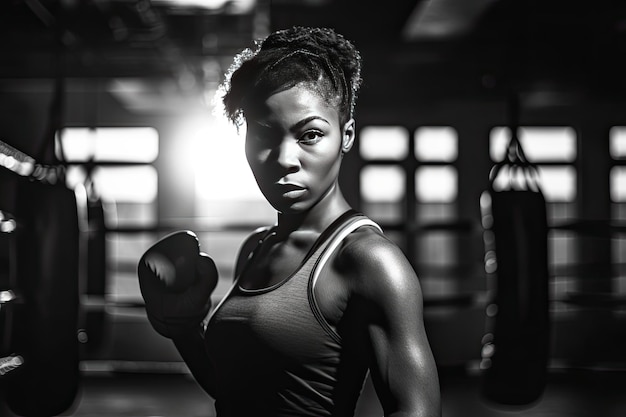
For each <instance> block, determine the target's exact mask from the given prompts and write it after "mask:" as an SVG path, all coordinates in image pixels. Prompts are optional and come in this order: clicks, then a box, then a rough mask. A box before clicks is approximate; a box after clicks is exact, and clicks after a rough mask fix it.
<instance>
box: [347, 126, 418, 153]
mask: <svg viewBox="0 0 626 417" xmlns="http://www.w3.org/2000/svg"><path fill="white" fill-rule="evenodd" d="M359 149H360V153H361V156H362V157H363V159H366V160H375V159H392V160H396V161H398V160H402V159H404V158H406V156H407V154H408V149H409V132H408V131H407V130H406V129H405V128H404V127H401V126H367V127H364V128H363V129H361V132H360V133H359Z"/></svg>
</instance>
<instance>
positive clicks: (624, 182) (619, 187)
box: [610, 167, 626, 203]
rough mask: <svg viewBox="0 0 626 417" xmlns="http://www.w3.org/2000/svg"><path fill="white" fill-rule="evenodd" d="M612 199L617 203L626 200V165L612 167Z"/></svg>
mask: <svg viewBox="0 0 626 417" xmlns="http://www.w3.org/2000/svg"><path fill="white" fill-rule="evenodd" d="M610 184H611V201H614V202H616V203H623V202H626V167H614V168H613V169H611V177H610Z"/></svg>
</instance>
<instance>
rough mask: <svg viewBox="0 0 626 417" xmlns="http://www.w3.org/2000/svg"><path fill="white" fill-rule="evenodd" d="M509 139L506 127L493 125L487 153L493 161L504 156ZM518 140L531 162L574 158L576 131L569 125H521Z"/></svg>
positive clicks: (499, 159)
mask: <svg viewBox="0 0 626 417" xmlns="http://www.w3.org/2000/svg"><path fill="white" fill-rule="evenodd" d="M510 140H511V131H510V129H509V128H508V127H494V128H493V129H492V130H491V134H490V137H489V154H490V155H491V159H492V160H494V161H501V160H503V159H504V157H505V156H506V151H507V145H508V144H509V141H510ZM519 140H520V143H521V144H522V147H523V148H524V153H525V154H526V157H527V158H528V160H529V161H531V162H541V161H562V162H573V161H575V160H576V132H575V131H574V129H573V128H571V127H521V128H520V130H519Z"/></svg>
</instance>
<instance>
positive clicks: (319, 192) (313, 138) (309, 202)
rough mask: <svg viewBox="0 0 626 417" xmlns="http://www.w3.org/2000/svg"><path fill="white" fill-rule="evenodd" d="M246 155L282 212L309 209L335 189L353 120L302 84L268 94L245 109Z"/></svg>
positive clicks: (263, 189)
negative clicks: (257, 104)
mask: <svg viewBox="0 0 626 417" xmlns="http://www.w3.org/2000/svg"><path fill="white" fill-rule="evenodd" d="M246 121H247V125H248V126H247V134H246V157H247V158H248V163H249V164H250V167H251V168H252V172H253V174H254V177H255V178H256V181H257V184H258V185H259V188H260V190H261V192H262V193H263V195H264V196H265V198H266V199H267V200H268V202H269V203H270V204H271V205H272V206H273V207H274V208H275V209H276V210H278V211H279V212H281V213H294V212H301V211H305V210H308V209H310V208H311V207H313V206H314V205H315V204H316V203H318V202H319V201H320V200H322V199H323V198H326V197H328V196H330V195H333V192H332V191H333V190H334V189H335V187H336V183H337V176H338V175H339V168H340V166H341V157H342V153H344V152H347V151H349V150H350V148H351V147H352V143H353V140H354V121H353V120H350V121H349V122H348V123H346V124H345V125H340V123H339V116H338V114H337V111H336V110H335V109H334V108H333V107H331V106H329V105H328V104H327V103H326V102H325V101H324V100H323V99H322V98H321V97H320V96H319V95H317V94H316V93H314V92H312V91H310V90H309V89H307V88H306V87H305V86H304V85H302V84H299V85H296V86H295V87H292V88H290V89H288V90H285V91H281V92H279V93H276V94H274V95H272V96H270V97H269V98H267V99H266V100H265V101H264V102H263V103H262V105H261V108H260V109H257V111H255V113H254V115H249V114H248V115H246Z"/></svg>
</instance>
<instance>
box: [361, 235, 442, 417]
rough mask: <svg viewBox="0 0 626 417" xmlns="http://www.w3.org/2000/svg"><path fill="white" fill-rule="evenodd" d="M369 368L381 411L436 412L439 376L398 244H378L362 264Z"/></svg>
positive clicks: (414, 288)
mask: <svg viewBox="0 0 626 417" xmlns="http://www.w3.org/2000/svg"><path fill="white" fill-rule="evenodd" d="M364 265H365V266H367V269H368V271H369V272H365V273H366V274H367V275H369V276H367V277H366V278H365V279H366V281H367V283H364V284H363V287H364V288H363V289H362V290H363V291H364V294H362V296H364V297H366V298H367V299H368V300H369V301H368V304H369V305H370V306H371V310H370V312H369V314H368V315H367V316H366V317H367V320H368V323H367V328H368V331H367V334H368V338H369V343H370V347H371V360H370V372H371V375H372V380H373V382H374V386H375V388H376V391H377V394H378V397H379V399H380V401H381V404H382V406H383V409H384V410H385V414H386V415H389V416H391V415H395V414H396V413H397V415H410V416H439V415H440V398H439V380H438V376H437V369H436V366H435V362H434V359H433V355H432V352H431V349H430V345H429V343H428V338H427V336H426V331H425V329H424V322H423V314H422V294H421V288H420V285H419V281H418V279H417V276H416V274H415V272H414V271H413V268H412V267H411V265H410V264H409V262H408V261H407V260H406V258H405V257H404V255H403V254H401V252H400V251H399V249H397V248H393V247H391V248H390V247H385V248H377V250H375V251H372V252H370V255H369V259H367V260H366V261H365V263H364Z"/></svg>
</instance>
